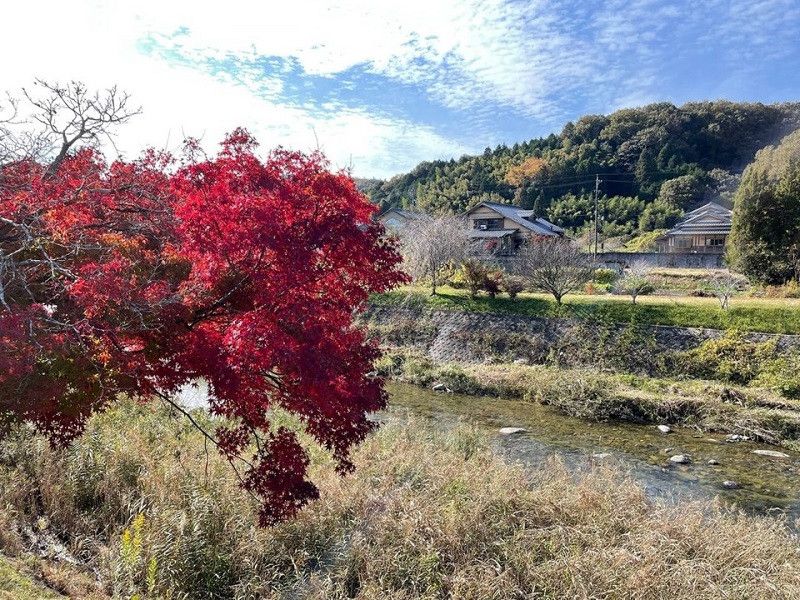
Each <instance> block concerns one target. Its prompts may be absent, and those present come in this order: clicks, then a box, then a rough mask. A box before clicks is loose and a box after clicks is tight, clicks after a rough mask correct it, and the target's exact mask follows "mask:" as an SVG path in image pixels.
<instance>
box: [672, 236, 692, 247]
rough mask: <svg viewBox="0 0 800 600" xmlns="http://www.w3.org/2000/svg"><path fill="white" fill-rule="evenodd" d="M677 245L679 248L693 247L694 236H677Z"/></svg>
mask: <svg viewBox="0 0 800 600" xmlns="http://www.w3.org/2000/svg"><path fill="white" fill-rule="evenodd" d="M675 246H676V247H677V248H691V247H692V238H686V237H679V238H675Z"/></svg>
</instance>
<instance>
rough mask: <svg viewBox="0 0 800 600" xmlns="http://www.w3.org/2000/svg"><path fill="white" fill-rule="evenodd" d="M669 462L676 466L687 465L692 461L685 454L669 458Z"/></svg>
mask: <svg viewBox="0 0 800 600" xmlns="http://www.w3.org/2000/svg"><path fill="white" fill-rule="evenodd" d="M669 462H671V463H675V464H676V465H688V464H689V463H690V462H692V459H691V458H689V457H688V456H687V455H686V454H676V455H675V456H670V457H669Z"/></svg>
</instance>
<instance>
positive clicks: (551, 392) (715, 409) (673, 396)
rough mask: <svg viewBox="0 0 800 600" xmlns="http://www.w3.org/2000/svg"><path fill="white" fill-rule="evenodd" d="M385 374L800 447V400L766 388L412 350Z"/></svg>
mask: <svg viewBox="0 0 800 600" xmlns="http://www.w3.org/2000/svg"><path fill="white" fill-rule="evenodd" d="M378 371H379V372H380V373H381V374H382V375H384V376H387V377H391V378H394V379H397V380H399V381H405V382H408V383H413V384H417V385H423V386H431V385H432V384H434V383H436V382H439V383H442V384H444V385H445V386H447V387H448V388H449V389H451V390H453V391H455V392H459V393H463V394H472V395H488V396H504V397H509V398H519V399H521V400H525V401H530V402H539V403H542V404H547V405H550V406H553V407H554V408H556V409H557V410H559V411H561V412H563V413H565V414H568V415H571V416H575V417H580V418H584V419H589V420H598V421H606V420H619V421H630V422H635V423H670V424H673V425H686V426H693V427H697V428H700V429H702V430H704V431H711V432H722V433H738V434H742V435H747V436H748V437H751V438H753V439H757V440H760V441H765V442H768V443H773V444H782V445H785V446H787V447H790V448H793V449H800V401H798V400H790V399H787V398H783V397H781V396H778V395H776V394H773V393H770V392H769V391H767V390H764V389H753V388H746V387H742V386H735V385H731V384H721V383H718V382H711V381H703V380H670V379H659V378H651V377H641V376H635V375H625V374H619V373H611V372H599V371H596V370H590V369H564V368H556V367H547V366H542V365H535V366H525V365H509V364H505V365H503V364H499V365H492V364H473V365H458V364H443V365H437V364H435V363H433V362H432V361H431V360H430V359H428V358H427V357H425V356H423V355H421V354H419V353H417V352H414V351H411V350H390V351H388V352H387V353H386V354H385V356H384V358H383V359H382V360H381V361H380V363H379V364H378Z"/></svg>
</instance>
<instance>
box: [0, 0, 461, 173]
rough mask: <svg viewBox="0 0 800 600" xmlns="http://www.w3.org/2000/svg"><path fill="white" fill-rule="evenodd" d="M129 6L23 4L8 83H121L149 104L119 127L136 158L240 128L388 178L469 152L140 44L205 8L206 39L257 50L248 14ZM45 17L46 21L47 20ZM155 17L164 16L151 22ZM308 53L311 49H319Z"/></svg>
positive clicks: (122, 142) (3, 44) (12, 16)
mask: <svg viewBox="0 0 800 600" xmlns="http://www.w3.org/2000/svg"><path fill="white" fill-rule="evenodd" d="M76 4H77V5H78V6H76ZM129 6H130V5H128V4H127V3H125V4H123V3H119V4H114V5H110V4H102V5H101V4H99V3H94V2H84V3H77V2H76V3H65V2H52V3H50V2H39V3H32V4H29V5H22V4H21V3H17V4H16V5H14V7H13V8H10V12H8V11H7V13H6V15H5V16H6V17H8V18H9V21H8V22H13V23H16V24H18V25H19V26H18V27H12V28H9V29H8V30H7V31H6V32H5V34H4V36H2V37H0V52H2V55H3V56H17V57H19V59H18V60H15V61H4V64H3V67H2V70H3V78H2V85H3V87H4V88H6V89H16V88H19V87H22V86H29V85H30V84H31V83H32V80H33V79H34V78H35V77H38V78H44V79H51V80H59V81H65V80H69V79H75V80H80V81H84V82H85V83H87V85H89V86H90V87H97V88H100V87H106V86H110V85H113V84H119V86H120V87H122V88H123V89H126V90H129V91H130V92H132V95H133V97H134V100H135V101H136V102H137V103H139V104H141V105H142V108H143V114H142V115H141V116H139V117H137V118H136V119H135V120H134V121H132V122H131V123H130V124H129V125H127V126H125V127H123V128H122V129H121V131H120V133H119V137H118V140H117V146H118V148H120V150H121V151H122V152H123V153H124V154H126V155H127V156H129V157H130V156H132V155H135V154H137V153H138V152H139V150H141V149H142V148H144V147H146V146H156V147H170V148H175V147H177V145H178V144H179V143H180V141H181V140H182V139H183V138H184V137H185V136H187V135H191V136H196V137H202V138H203V140H204V141H205V142H208V143H209V145H210V144H211V143H215V142H217V141H218V140H220V139H221V138H222V136H223V135H224V133H225V132H227V131H230V130H231V129H233V128H234V127H236V126H239V125H244V126H246V127H248V128H249V129H250V130H251V131H253V132H254V133H255V134H256V136H257V137H258V139H259V141H260V142H261V144H262V146H264V147H267V148H269V147H273V146H276V145H283V146H286V147H290V148H296V149H301V150H311V149H314V148H316V147H317V145H319V147H320V148H321V149H323V150H324V151H325V152H326V154H327V155H328V156H329V158H330V159H331V160H332V161H333V163H334V165H335V166H337V167H347V166H352V167H353V171H354V173H356V174H359V175H369V176H389V175H392V174H394V173H397V172H400V171H403V170H407V169H409V168H410V167H412V166H413V165H414V164H416V163H417V162H418V161H419V160H420V158H421V157H424V158H437V157H450V156H453V155H458V154H461V153H464V152H466V151H467V149H466V148H465V147H464V146H463V145H462V144H460V143H459V142H456V141H454V140H451V139H448V138H446V137H444V136H441V135H439V134H437V133H436V132H435V131H434V130H433V129H432V128H431V127H427V126H422V125H418V124H414V123H411V122H408V121H404V120H401V119H392V118H389V117H386V116H382V115H375V114H369V113H368V112H366V111H365V110H359V109H344V108H342V107H329V108H335V110H324V109H322V110H320V109H319V107H317V106H315V105H313V104H312V105H310V106H307V107H297V106H291V105H287V104H282V103H280V102H279V101H278V100H276V98H275V96H276V94H277V92H279V91H280V81H279V80H277V79H275V78H271V79H263V78H260V77H259V74H258V73H256V72H253V71H249V72H241V73H238V79H236V80H234V79H233V78H231V77H230V76H229V75H228V74H226V73H219V74H214V75H212V74H210V73H207V72H204V71H202V70H198V69H193V68H191V67H190V66H185V65H181V64H180V63H174V62H173V63H170V62H168V61H165V60H163V59H162V58H159V57H158V56H148V55H146V54H145V53H143V52H141V51H140V48H139V47H138V44H140V42H141V41H142V39H144V37H145V36H146V35H147V34H148V33H159V32H162V31H164V30H167V29H169V28H175V27H177V26H178V24H179V23H181V22H184V23H185V22H186V19H185V18H184V16H185V15H191V14H192V13H193V12H198V13H199V14H201V15H205V18H206V19H207V20H206V21H202V20H200V18H199V17H195V18H190V19H189V23H190V25H192V26H194V27H196V28H197V29H198V31H206V29H207V30H208V32H209V33H208V35H209V38H208V39H207V40H206V41H207V42H208V43H209V44H211V43H212V42H214V43H218V44H220V45H221V46H222V45H223V44H225V45H227V46H228V47H227V48H226V51H228V50H234V51H241V52H243V53H244V52H249V53H251V54H252V47H250V46H251V45H248V44H247V43H245V42H243V41H242V40H243V39H246V38H245V37H240V36H237V35H236V34H235V32H236V31H239V30H242V29H243V27H242V26H239V25H236V26H235V24H234V22H235V21H237V20H238V21H239V22H243V23H246V22H251V23H252V22H254V21H255V20H256V17H255V16H254V17H253V19H248V18H247V16H246V15H247V14H248V13H247V11H245V12H244V13H238V15H239V16H238V18H237V19H233V18H229V17H227V16H226V15H229V14H231V13H230V11H228V10H225V11H222V10H219V11H218V12H219V13H220V14H219V15H218V16H219V19H217V20H216V21H217V22H218V24H219V25H220V26H219V27H216V28H215V27H212V26H211V25H212V24H213V22H214V21H215V19H213V18H211V17H212V16H213V15H214V13H211V12H208V11H207V12H203V11H202V10H199V11H193V10H189V11H187V12H185V13H183V12H180V11H172V12H170V11H166V12H165V11H161V10H160V9H159V7H161V8H166V7H172V4H171V3H169V2H165V3H161V5H159V6H156V5H155V3H146V2H145V3H142V4H141V5H138V4H137V5H136V7H137V8H136V12H135V13H133V12H131V11H130V10H129V8H128V7H129ZM139 11H141V12H139ZM43 14H46V15H48V18H46V19H42V18H40V16H41V15H43ZM149 15H157V19H154V20H149V19H150V17H149ZM173 17H174V21H172V20H171V19H172V18H173ZM260 17H264V15H260ZM276 27H277V26H276ZM277 29H280V28H279V27H277ZM299 30H300V29H298V31H299ZM249 31H251V32H252V31H254V29H253V28H252V27H250V29H249ZM267 37H269V36H267ZM288 37H291V36H288ZM208 48H211V46H210V45H209V46H208V47H207V48H206V49H205V50H204V52H208ZM309 52H311V53H312V54H313V53H314V49H313V48H311V49H309Z"/></svg>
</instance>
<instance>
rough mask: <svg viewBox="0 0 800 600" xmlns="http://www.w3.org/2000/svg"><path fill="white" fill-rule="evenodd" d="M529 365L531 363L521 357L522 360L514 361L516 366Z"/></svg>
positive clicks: (516, 359)
mask: <svg viewBox="0 0 800 600" xmlns="http://www.w3.org/2000/svg"><path fill="white" fill-rule="evenodd" d="M529 363H530V361H529V360H528V359H527V358H525V357H520V358H515V359H514V364H515V365H527V364H529Z"/></svg>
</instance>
